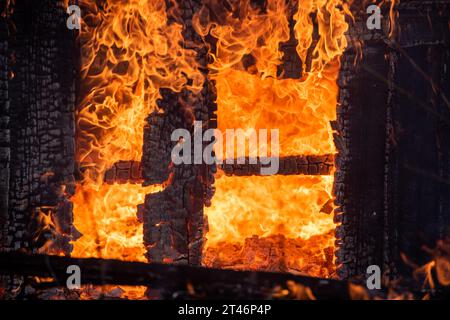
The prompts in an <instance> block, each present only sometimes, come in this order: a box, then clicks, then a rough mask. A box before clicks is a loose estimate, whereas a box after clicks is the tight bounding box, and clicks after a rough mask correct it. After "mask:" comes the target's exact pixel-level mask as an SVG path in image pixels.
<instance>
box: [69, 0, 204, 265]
mask: <svg viewBox="0 0 450 320" xmlns="http://www.w3.org/2000/svg"><path fill="white" fill-rule="evenodd" d="M81 6H82V11H83V23H82V27H81V32H80V41H81V48H82V68H81V76H82V80H83V83H82V92H83V96H84V99H83V100H82V101H81V103H80V105H79V109H78V115H77V120H78V123H77V125H78V127H77V128H78V130H79V133H78V137H77V161H78V163H81V164H82V166H83V169H84V170H85V171H84V176H83V181H82V182H81V183H78V185H77V189H76V194H75V196H74V197H73V198H72V201H73V203H74V224H75V226H76V227H77V229H78V230H80V231H81V232H82V233H83V237H81V238H80V239H79V240H78V241H76V242H75V243H74V250H73V255H74V256H79V257H101V258H116V259H122V260H135V261H145V258H144V253H145V248H144V244H143V237H142V232H143V231H142V223H141V222H139V221H138V219H137V217H136V211H137V209H136V207H137V205H138V204H140V203H143V202H144V197H145V195H146V194H148V193H151V192H156V191H158V190H160V189H161V187H158V186H150V187H146V188H143V187H141V186H139V185H132V184H126V185H104V184H103V175H104V172H105V170H107V169H108V168H110V167H111V166H112V165H113V164H114V163H115V162H118V161H120V160H135V161H140V160H141V156H142V145H143V131H144V125H145V119H146V117H147V116H148V114H149V113H150V112H152V111H153V110H155V109H156V100H157V99H159V98H160V94H159V89H160V88H162V87H164V88H170V89H172V90H174V91H177V92H178V91H180V90H181V89H182V88H184V87H186V88H188V89H190V90H192V91H193V92H198V91H199V89H200V88H201V87H202V83H203V75H202V73H201V72H200V71H198V70H197V67H196V61H195V56H196V53H195V52H194V51H193V50H187V49H185V48H184V46H183V37H182V33H181V32H182V26H181V25H180V24H177V23H168V15H169V14H170V12H168V10H166V6H165V1H163V0H158V1H147V0H128V1H125V0H121V1H113V0H108V1H103V3H102V6H101V7H100V6H98V5H97V4H96V1H87V0H83V1H81ZM188 83H189V84H188Z"/></svg>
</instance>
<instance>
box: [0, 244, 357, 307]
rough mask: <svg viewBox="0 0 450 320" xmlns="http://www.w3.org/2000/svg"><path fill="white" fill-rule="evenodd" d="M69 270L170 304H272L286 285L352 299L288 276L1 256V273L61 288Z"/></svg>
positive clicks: (329, 283) (343, 285)
mask: <svg viewBox="0 0 450 320" xmlns="http://www.w3.org/2000/svg"><path fill="white" fill-rule="evenodd" d="M69 265H77V266H79V267H80V269H81V274H82V280H81V281H82V284H98V285H103V284H117V285H130V286H142V285H143V286H149V287H150V290H158V291H159V292H160V293H161V295H162V297H163V298H166V299H176V298H180V297H183V298H190V299H257V298H259V299H272V298H274V292H275V289H276V287H282V288H286V284H287V282H288V281H292V282H294V283H296V284H299V285H302V286H305V287H308V288H310V289H311V291H312V293H313V295H314V296H315V297H316V298H318V299H331V298H335V299H349V290H348V283H347V282H342V281H337V280H330V279H320V278H311V277H304V276H296V275H292V274H289V273H272V272H254V271H233V270H221V269H211V268H202V267H193V266H185V265H168V264H158V263H150V264H147V263H141V262H125V261H119V260H104V259H93V258H91V259H76V258H66V257H58V256H47V255H25V254H21V253H15V252H10V253H0V273H3V274H17V275H23V276H39V277H52V278H54V282H55V284H57V285H59V286H65V284H66V279H67V273H66V272H67V267H68V266H69ZM287 298H288V297H287Z"/></svg>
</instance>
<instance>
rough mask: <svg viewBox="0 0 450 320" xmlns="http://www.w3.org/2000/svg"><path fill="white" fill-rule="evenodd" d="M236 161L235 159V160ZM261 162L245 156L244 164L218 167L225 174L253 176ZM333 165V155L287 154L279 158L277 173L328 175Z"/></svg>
mask: <svg viewBox="0 0 450 320" xmlns="http://www.w3.org/2000/svg"><path fill="white" fill-rule="evenodd" d="M235 162H236V161H235ZM261 167H264V165H263V164H261V162H259V161H258V163H256V164H251V163H250V161H249V158H245V163H244V164H236V163H235V164H226V163H224V164H222V165H220V168H221V169H222V170H223V171H224V172H225V174H226V175H235V176H253V175H261ZM333 167H334V156H333V155H331V154H330V155H321V156H303V155H299V156H287V157H280V159H279V170H278V173H277V174H279V175H329V174H331V173H332V171H333Z"/></svg>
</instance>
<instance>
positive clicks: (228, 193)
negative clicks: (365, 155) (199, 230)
mask: <svg viewBox="0 0 450 320" xmlns="http://www.w3.org/2000/svg"><path fill="white" fill-rule="evenodd" d="M230 3H231V6H232V8H231V9H230V10H228V11H227V10H224V8H223V7H222V6H221V5H220V4H218V3H217V2H216V1H209V2H208V4H207V5H205V6H204V7H203V8H202V10H201V11H200V12H199V13H198V14H197V15H196V16H195V18H194V21H193V23H194V26H195V28H196V30H197V32H198V33H200V34H201V35H203V36H206V35H207V34H208V33H209V34H210V35H211V36H212V37H214V38H215V40H216V46H215V48H216V49H215V52H212V53H211V57H212V61H213V62H212V63H211V64H210V66H209V67H210V71H211V73H210V77H211V79H213V80H214V81H215V82H216V88H217V104H218V126H219V129H221V130H222V132H224V131H225V130H226V129H227V128H230V129H234V128H242V129H244V130H246V129H252V128H253V129H279V130H280V156H286V155H302V154H309V155H312V154H326V153H335V151H336V149H335V146H334V143H333V133H332V129H331V126H330V121H332V120H335V119H336V106H337V95H338V87H337V84H336V80H337V76H338V72H339V57H340V55H341V54H342V53H343V51H344V49H345V47H346V45H347V41H346V38H345V35H344V34H345V32H346V31H347V28H348V26H347V23H346V22H345V14H346V12H348V7H347V6H346V4H345V3H343V1H339V0H332V1H325V0H309V1H308V0H306V1H299V2H298V7H297V8H296V13H295V14H294V19H295V21H296V23H295V27H294V34H295V37H296V39H297V41H298V45H297V48H296V49H297V53H298V55H299V57H300V58H301V60H302V64H303V70H302V77H301V79H282V78H280V77H277V67H278V66H279V65H280V64H281V63H282V58H283V53H282V52H281V51H280V50H279V45H280V43H281V42H286V41H288V40H289V35H290V31H289V23H288V18H289V15H288V12H289V5H291V3H287V2H286V1H284V0H269V1H267V4H266V7H265V9H264V10H262V9H260V8H258V7H254V6H252V5H251V3H250V1H248V0H245V1H230ZM313 15H314V16H315V19H313ZM315 25H316V26H317V31H318V37H317V38H316V39H314V27H315ZM249 56H251V59H252V60H251V61H253V63H252V64H251V65H250V66H249V65H248V63H247V64H246V63H244V60H245V59H247V60H249V59H248V57H249ZM308 57H310V61H311V63H310V67H309V69H306V67H307V66H306V61H307V59H308ZM237 156H242V155H240V154H239V155H237ZM332 185H333V177H332V176H328V177H325V176H323V177H307V176H306V177H305V176H303V177H297V176H271V177H226V176H219V178H218V179H217V180H216V193H215V196H214V199H213V204H212V206H211V207H210V208H207V209H206V214H207V216H208V222H209V232H208V233H207V235H206V237H207V243H206V248H205V254H204V261H203V262H204V264H206V265H210V266H222V267H231V268H233V267H234V268H240V267H241V266H240V265H241V264H242V263H243V261H246V262H245V263H244V264H245V265H244V268H250V269H253V268H255V267H256V268H258V269H270V270H277V267H274V266H273V265H270V266H269V265H268V264H264V263H261V260H258V259H262V260H264V259H265V260H270V259H269V257H268V256H267V255H271V254H274V252H277V249H276V247H277V246H278V247H279V246H280V245H282V246H284V247H283V249H282V250H280V254H281V255H283V256H284V257H289V258H288V259H285V258H283V259H281V260H282V262H280V263H281V264H282V265H283V266H279V268H278V270H283V271H285V270H286V269H287V270H290V271H294V272H295V270H297V271H298V272H302V273H307V274H310V275H315V276H332V273H333V267H331V268H329V266H327V261H328V260H327V258H326V256H327V250H325V249H328V248H333V247H334V236H333V233H332V230H333V229H334V227H335V226H334V223H333V219H332V217H331V216H330V215H326V214H324V213H321V212H320V211H321V207H322V206H323V205H324V204H325V203H326V202H327V201H328V200H330V199H331V198H332ZM255 236H256V237H257V238H254V237H255ZM279 236H282V238H283V239H286V241H287V242H286V241H284V240H283V241H281V242H280V241H279V240H280V239H279ZM274 237H275V238H274ZM255 239H258V240H255ZM264 239H266V240H264ZM274 239H278V240H274ZM249 241H251V243H250V242H249ZM264 241H266V242H267V241H269V243H270V244H264ZM292 241H297V245H291V244H290V245H286V243H292ZM254 243H259V245H258V244H257V245H254ZM281 243H284V244H281ZM265 245H268V246H269V248H272V249H271V250H269V251H270V252H266V256H265V257H264V254H262V251H264V250H265V249H264V246H265ZM230 246H231V247H230ZM300 246H301V250H296V249H295V248H296V247H297V248H299V247H300ZM249 247H251V248H252V250H256V251H255V252H253V253H250V259H247V258H248V257H249V254H248V252H247V253H245V254H246V257H247V258H246V257H244V258H243V257H242V254H243V251H244V250H249ZM233 248H234V249H233ZM258 250H259V251H260V252H259V253H258ZM261 255H262V257H261ZM258 257H259V258H258ZM278 260H279V259H278ZM311 264H313V265H315V267H314V268H311V267H310V265H311ZM306 266H308V267H306ZM324 268H328V269H327V271H324Z"/></svg>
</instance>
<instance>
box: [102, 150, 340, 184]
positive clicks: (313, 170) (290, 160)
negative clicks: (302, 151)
mask: <svg viewBox="0 0 450 320" xmlns="http://www.w3.org/2000/svg"><path fill="white" fill-rule="evenodd" d="M235 162H236V161H235ZM218 167H219V168H220V169H222V170H223V171H224V173H225V174H226V175H236V176H251V175H260V174H261V173H260V172H261V167H264V165H263V164H261V162H260V161H259V160H257V163H256V164H252V163H250V160H249V158H245V163H243V164H237V163H234V164H226V163H224V164H221V165H219V166H218ZM333 167H334V155H332V154H329V155H320V156H312V155H311V156H302V155H300V156H287V157H280V159H279V170H278V173H277V174H280V175H330V174H331V173H332V171H333ZM141 170H142V168H141V163H140V162H139V161H120V162H117V163H115V164H114V166H113V167H112V168H110V169H108V170H107V171H106V172H105V176H104V182H105V183H108V184H113V183H119V184H123V183H135V184H141V183H143V181H144V179H143V178H142V171H141Z"/></svg>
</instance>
